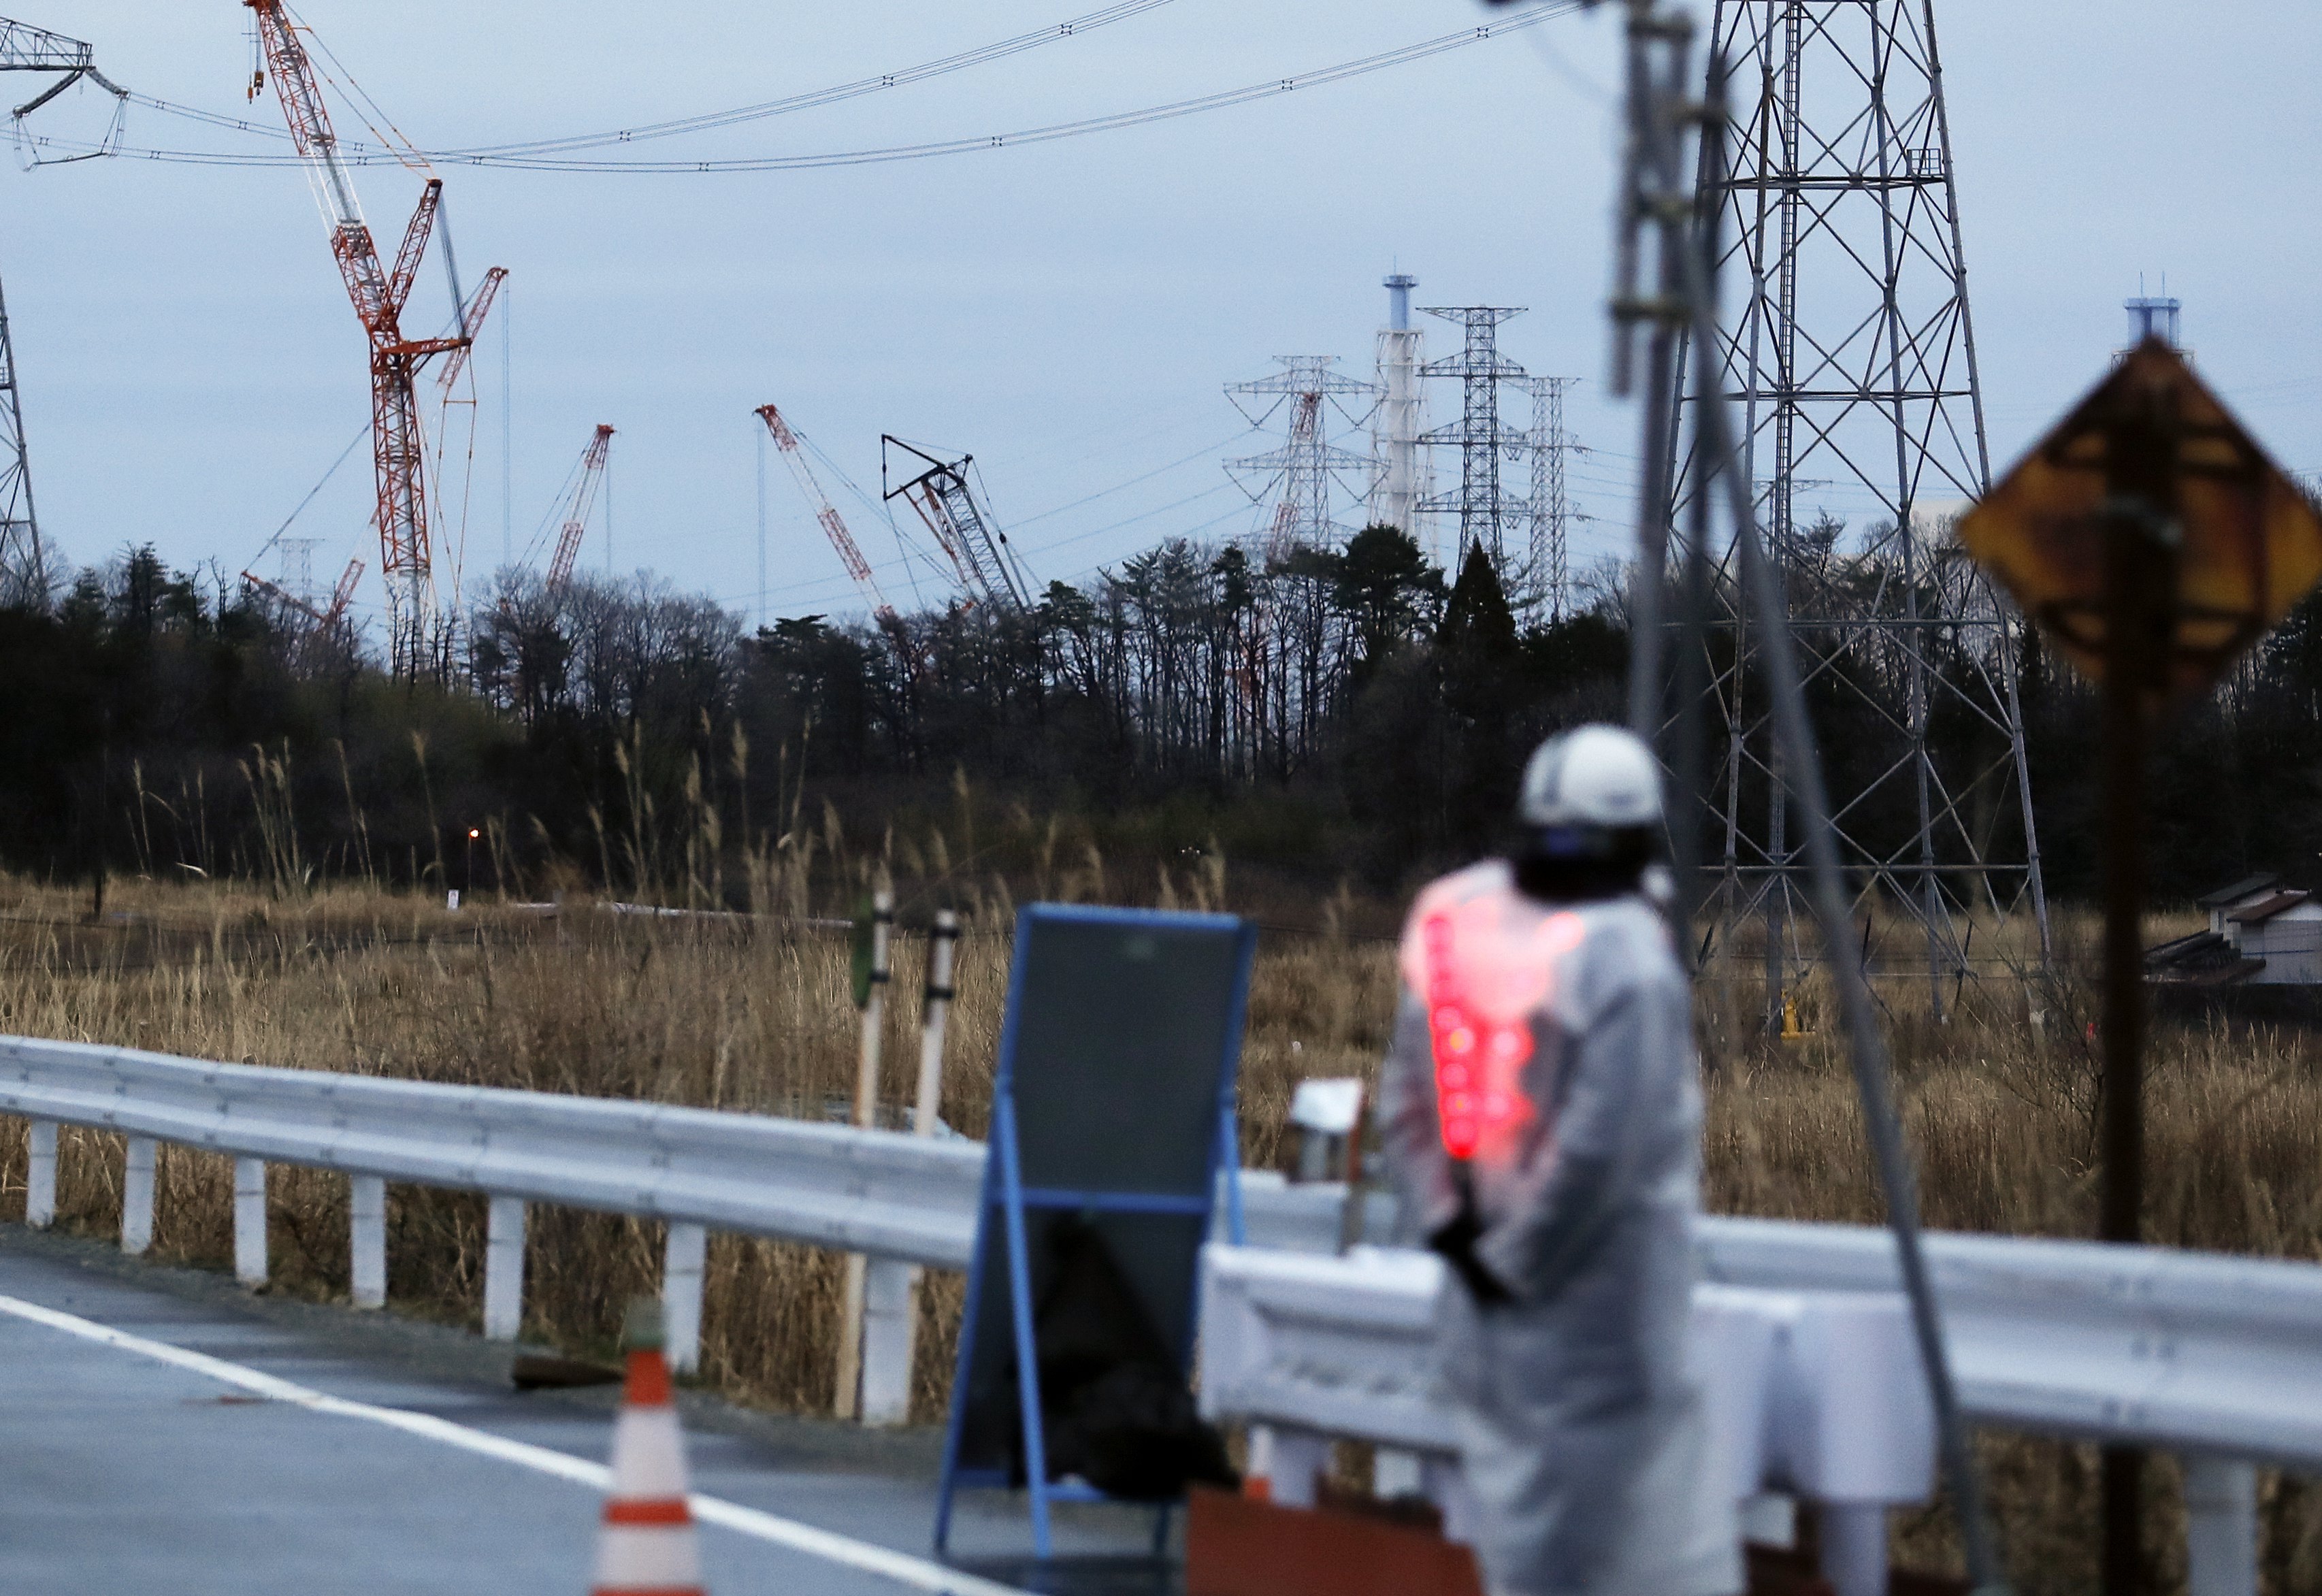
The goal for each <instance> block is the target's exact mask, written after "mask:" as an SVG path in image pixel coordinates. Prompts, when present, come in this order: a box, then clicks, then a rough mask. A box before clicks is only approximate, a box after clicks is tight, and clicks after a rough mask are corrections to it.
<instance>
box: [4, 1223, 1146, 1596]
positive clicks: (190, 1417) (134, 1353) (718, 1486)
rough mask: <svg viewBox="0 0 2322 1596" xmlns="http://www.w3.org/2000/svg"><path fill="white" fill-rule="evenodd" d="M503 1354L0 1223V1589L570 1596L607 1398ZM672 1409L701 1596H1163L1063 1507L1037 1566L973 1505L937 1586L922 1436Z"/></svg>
mask: <svg viewBox="0 0 2322 1596" xmlns="http://www.w3.org/2000/svg"><path fill="white" fill-rule="evenodd" d="M510 1355H511V1354H510V1352H509V1349H507V1348H506V1347H504V1346H493V1345H490V1344H486V1343H484V1342H483V1341H481V1340H480V1338H478V1337H475V1336H472V1335H465V1334H462V1333H461V1332H459V1331H456V1330H453V1329H449V1328H446V1327H443V1326H439V1325H423V1324H416V1323H413V1322H410V1321H407V1320H402V1319H399V1318H397V1317H395V1316H382V1315H376V1314H356V1313H354V1312H353V1311H352V1310H351V1309H345V1308H338V1307H325V1306H319V1305H313V1304H304V1303H295V1302H286V1301H279V1300H276V1299H271V1298H251V1297H249V1296H247V1295H245V1294H244V1293H242V1292H241V1291H240V1290H239V1289H237V1288H235V1287H234V1286H233V1283H232V1282H231V1280H226V1279H224V1277H221V1276H216V1275H212V1274H208V1273H206V1272H203V1271H197V1270H179V1269H170V1268H165V1267H161V1266H157V1265H149V1264H144V1263H140V1262H136V1261H130V1260H124V1259H123V1258H121V1256H120V1255H119V1254H118V1253H117V1252H114V1251H113V1250H112V1249H110V1248H107V1247H105V1246H103V1245H102V1244H99V1243H91V1242H83V1241H75V1240H70V1239H67V1238H60V1237H53V1236H45V1235H39V1234H33V1233H31V1232H27V1231H25V1230H24V1229H23V1228H22V1227H21V1226H17V1225H5V1226H0V1590H5V1591H9V1592H11V1593H12V1596H49V1593H50V1592H55V1593H59V1596H64V1593H70V1596H109V1593H111V1592H116V1591H118V1592H131V1591H135V1592H141V1593H142V1592H150V1591H170V1592H172V1593H173V1596H207V1593H210V1592H216V1593H217V1596H226V1593H228V1592H232V1593H233V1596H274V1593H276V1592H280V1593H282V1596H289V1593H290V1592H297V1596H317V1593H320V1592H332V1591H350V1592H352V1591H362V1592H366V1593H370V1592H377V1593H379V1596H388V1593H390V1592H391V1593H396V1596H402V1593H405V1592H409V1593H412V1596H417V1593H419V1592H453V1591H478V1592H486V1591H489V1592H491V1593H492V1596H533V1593H534V1592H538V1593H540V1596H551V1593H552V1592H553V1593H554V1596H581V1593H584V1592H586V1591H588V1589H589V1580H590V1560H591V1556H592V1554H593V1550H594V1544H595V1534H596V1527H597V1521H598V1515H599V1510H600V1509H601V1506H602V1500H603V1497H602V1491H601V1487H600V1485H599V1482H598V1480H597V1478H596V1475H595V1470H596V1469H597V1468H598V1467H599V1466H601V1464H602V1463H604V1461H605V1456H606V1450H607V1447H608V1443H609V1440H610V1436H611V1414H612V1408H613V1402H614V1399H615V1393H613V1392H611V1391H608V1390H590V1391H555V1392H535V1393H530V1394H519V1393H517V1392H516V1391H515V1390H513V1388H512V1387H511V1386H510V1385H509V1383H508V1381H507V1367H508V1362H509V1358H510ZM681 1411H682V1413H683V1417H684V1421H685V1425H686V1429H687V1441H688V1453H689V1457H690V1463H691V1464H692V1469H693V1486H694V1490H695V1491H696V1492H697V1493H699V1497H701V1498H708V1499H712V1500H709V1501H708V1502H706V1503H705V1502H703V1501H700V1500H697V1503H696V1508H697V1514H698V1515H699V1516H700V1517H702V1518H704V1520H705V1521H704V1522H703V1523H702V1525H701V1528H700V1531H699V1533H700V1536H701V1546H702V1557H703V1563H704V1567H705V1571H706V1573H707V1575H708V1588H709V1590H710V1591H712V1592H713V1593H717V1596H750V1593H755V1592H768V1593H772V1592H781V1593H782V1596H1009V1592H1010V1591H1011V1590H1032V1591H1043V1592H1053V1593H1054V1596H1175V1588H1176V1584H1177V1582H1176V1580H1175V1573H1174V1571H1173V1570H1172V1569H1170V1568H1169V1567H1167V1566H1165V1565H1161V1564H1156V1563H1154V1562H1152V1561H1151V1560H1149V1559H1148V1558H1147V1556H1145V1555H1144V1546H1145V1545H1146V1542H1147V1536H1148V1535H1149V1530H1150V1522H1151V1520H1150V1518H1149V1515H1147V1514H1143V1513H1138V1512H1131V1511H1129V1510H1125V1509H1104V1508H1079V1509H1069V1510H1067V1511H1066V1512H1065V1514H1064V1515H1062V1516H1061V1517H1060V1520H1059V1523H1058V1527H1057V1530H1058V1533H1057V1545H1058V1551H1059V1554H1060V1556H1059V1558H1058V1560H1057V1561H1056V1563H1055V1564H1051V1565H1048V1566H1047V1567H1045V1568H1044V1567H1041V1566H1039V1565H1037V1564H1033V1563H1032V1561H1031V1560H1030V1558H1029V1557H1028V1555H1027V1554H1028V1550H1029V1546H1030V1537H1029V1529H1028V1524H1027V1522H1026V1520H1025V1517H1024V1513H1023V1509H1022V1506H1021V1503H1020V1501H1019V1500H1017V1499H1013V1498H1010V1497H1008V1496H1004V1495H998V1494H992V1493H973V1494H970V1495H968V1496H966V1497H964V1498H963V1499H962V1507H961V1509H959V1512H958V1513H957V1515H956V1516H955V1521H954V1529H953V1550H954V1557H953V1560H952V1562H951V1564H949V1565H945V1564H937V1563H936V1562H935V1561H934V1560H933V1558H932V1556H931V1555H930V1553H929V1551H928V1542H929V1535H930V1532H931V1527H932V1525H933V1523H934V1517H935V1476H936V1463H937V1453H938V1440H937V1436H935V1435H932V1434H930V1433H928V1432H926V1431H910V1432H902V1433H899V1434H883V1435H882V1434H871V1433H866V1432H864V1431H861V1430H857V1429H854V1428H852V1427H849V1426H838V1425H835V1424H827V1423H819V1422H815V1421H810V1420H801V1419H784V1418H780V1417H769V1416H765V1415H759V1414H752V1413H748V1412H745V1411H743V1410H740V1409H737V1408H732V1407H730V1406H728V1405H727V1404H724V1403H721V1402H718V1401H716V1400H715V1399H708V1398H706V1397H703V1396H701V1395H700V1394H699V1393H686V1394H684V1396H683V1397H682V1398H681Z"/></svg>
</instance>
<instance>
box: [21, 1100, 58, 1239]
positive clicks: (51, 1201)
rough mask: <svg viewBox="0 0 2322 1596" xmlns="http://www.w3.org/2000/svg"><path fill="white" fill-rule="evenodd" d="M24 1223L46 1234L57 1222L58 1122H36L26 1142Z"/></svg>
mask: <svg viewBox="0 0 2322 1596" xmlns="http://www.w3.org/2000/svg"><path fill="white" fill-rule="evenodd" d="M25 1153H26V1156H25V1161H24V1223H25V1224H26V1225H31V1226H32V1228H33V1229H34V1230H46V1229H47V1228H48V1227H49V1226H50V1225H54V1224H55V1223H56V1222H57V1122H56V1121H54V1120H52V1119H36V1120H34V1121H33V1122H32V1126H31V1131H30V1134H29V1135H28V1136H27V1138H26V1148H25Z"/></svg>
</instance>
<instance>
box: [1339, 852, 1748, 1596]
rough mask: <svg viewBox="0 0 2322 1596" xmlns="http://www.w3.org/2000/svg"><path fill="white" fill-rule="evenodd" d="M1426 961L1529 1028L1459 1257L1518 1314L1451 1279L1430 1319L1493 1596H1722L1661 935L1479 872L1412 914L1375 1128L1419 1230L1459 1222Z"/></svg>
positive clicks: (1462, 876)
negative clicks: (1471, 1246)
mask: <svg viewBox="0 0 2322 1596" xmlns="http://www.w3.org/2000/svg"><path fill="white" fill-rule="evenodd" d="M1447 920H1448V923H1449V938H1448V940H1447V939H1446V938H1445V936H1444V927H1445V924H1446V922H1447ZM1431 921H1432V922H1434V923H1433V935H1432V938H1430V936H1429V935H1427V934H1426V933H1425V931H1424V928H1426V927H1428V925H1429V922H1431ZM1431 948H1432V949H1433V951H1434V953H1435V955H1436V956H1437V957H1440V956H1441V955H1442V954H1443V953H1444V952H1446V951H1448V952H1449V956H1450V958H1451V959H1453V960H1454V962H1455V963H1456V966H1457V969H1458V982H1459V986H1460V989H1461V992H1462V995H1463V1001H1464V1002H1465V1004H1467V1007H1468V1008H1469V1009H1471V1010H1472V1011H1474V1012H1475V1013H1476V1014H1478V1015H1480V1016H1481V1018H1482V1019H1483V1020H1484V1021H1486V1022H1487V1023H1493V1024H1496V1025H1497V1026H1500V1027H1502V1028H1517V1029H1521V1028H1522V1027H1524V1026H1526V1025H1528V1026H1529V1031H1530V1038H1531V1047H1530V1049H1529V1057H1528V1058H1525V1059H1522V1060H1521V1062H1520V1063H1516V1064H1513V1066H1512V1067H1511V1068H1510V1069H1508V1070H1507V1071H1505V1074H1507V1075H1513V1080H1512V1081H1511V1080H1509V1079H1506V1078H1503V1079H1501V1080H1499V1081H1497V1082H1494V1083H1487V1085H1488V1086H1489V1087H1491V1088H1492V1089H1499V1090H1504V1088H1506V1087H1509V1086H1511V1085H1512V1086H1513V1087H1514V1088H1515V1091H1514V1093H1513V1095H1510V1096H1504V1097H1503V1098H1502V1099H1501V1100H1500V1101H1499V1102H1498V1104H1497V1105H1496V1106H1497V1110H1498V1112H1497V1113H1496V1114H1495V1116H1494V1117H1493V1118H1492V1119H1491V1120H1490V1121H1489V1122H1488V1123H1486V1124H1485V1126H1484V1129H1483V1131H1482V1133H1481V1139H1480V1141H1479V1142H1478V1143H1477V1144H1476V1148H1475V1151H1474V1154H1473V1156H1472V1157H1471V1158H1470V1159H1469V1160H1468V1168H1467V1183H1468V1186H1469V1188H1470V1189H1471V1190H1472V1192H1473V1203H1474V1213H1475V1216H1476V1219H1477V1220H1478V1221H1479V1222H1480V1223H1481V1225H1482V1226H1483V1234H1482V1237H1481V1239H1480V1240H1479V1241H1478V1242H1477V1243H1476V1246H1475V1257H1476V1260H1477V1261H1480V1262H1481V1263H1482V1264H1483V1265H1484V1266H1485V1267H1486V1269H1487V1270H1490V1272H1491V1273H1492V1275H1493V1276H1494V1277H1495V1278H1496V1279H1497V1280H1498V1281H1499V1282H1500V1283H1501V1284H1502V1285H1503V1286H1504V1288H1505V1289H1506V1291H1507V1293H1508V1295H1509V1296H1510V1298H1513V1300H1512V1301H1508V1302H1505V1303H1496V1304H1485V1305H1479V1304H1478V1303H1477V1302H1476V1298H1475V1297H1474V1296H1473V1295H1472V1294H1471V1292H1470V1290H1469V1289H1467V1287H1466V1286H1465V1285H1463V1284H1462V1283H1461V1281H1460V1280H1459V1277H1458V1274H1457V1273H1456V1272H1449V1273H1447V1280H1446V1284H1445V1288H1444V1293H1443V1303H1442V1310H1441V1311H1442V1316H1443V1320H1442V1326H1441V1336H1442V1340H1441V1350H1442V1357H1443V1369H1444V1373H1445V1378H1446V1381H1447V1383H1448V1385H1449V1389H1450V1391H1451V1394H1452V1396H1453V1398H1454V1399H1455V1401H1456V1404H1457V1411H1458V1429H1459V1435H1460V1438H1461V1453H1462V1458H1461V1461H1462V1464H1463V1466H1464V1470H1465V1472H1466V1476H1467V1484H1468V1487H1469V1489H1470V1491H1472V1492H1473V1494H1474V1497H1475V1501H1476V1517H1477V1519H1478V1524H1477V1533H1476V1553H1477V1555H1478V1556H1479V1557H1480V1559H1481V1561H1482V1564H1483V1567H1484V1571H1485V1573H1486V1580H1487V1582H1488V1583H1489V1585H1490V1587H1491V1589H1492V1591H1494V1592H1495V1596H1584V1593H1585V1596H1730V1593H1731V1592H1733V1591H1739V1590H1740V1589H1741V1588H1742V1567H1741V1555H1740V1539H1741V1537H1740V1533H1739V1526H1738V1524H1737V1523H1736V1518H1735V1508H1734V1504H1733V1503H1732V1502H1726V1501H1718V1500H1710V1499H1712V1498H1714V1496H1715V1495H1716V1494H1717V1493H1716V1492H1715V1491H1710V1490H1705V1489H1704V1482H1705V1463H1706V1462H1707V1459H1706V1456H1705V1447H1706V1433H1705V1418H1704V1414H1703V1409H1702V1403H1701V1397H1700V1392H1699V1390H1698V1388H1697V1385H1696V1382H1695V1380H1694V1378H1693V1376H1692V1373H1691V1371H1689V1369H1688V1367H1687V1358H1686V1343H1687V1324H1688V1320H1689V1316H1690V1313H1691V1298H1692V1288H1693V1276H1694V1263H1693V1252H1692V1238H1691V1234H1690V1230H1691V1220H1692V1217H1693V1215H1695V1214H1696V1212H1697V1211H1698V1210H1699V1207H1700V1183H1701V1182H1700V1164H1701V1091H1700V1086H1699V1082H1698V1080H1697V1078H1696V1061H1695V1054H1694V1047H1693V1019H1692V1004H1691V996H1690V993H1689V990H1688V985H1687V980H1686V977H1685V974H1684V971H1683V970H1682V969H1681V968H1679V966H1678V961H1677V958H1676V955H1675V953H1674V951H1673V950H1672V948H1671V946H1670V942H1669V935H1668V930H1667V928H1666V927H1665V926H1664V924H1663V922H1662V921H1661V918H1660V916H1659V913H1656V912H1655V910H1654V909H1653V907H1652V906H1651V905H1650V903H1647V902H1646V901H1645V900H1644V899H1643V898H1641V897H1639V896H1633V895H1629V896H1622V897H1616V898H1611V899H1605V900H1601V901H1597V902H1592V903H1578V904H1573V905H1569V906H1559V905H1554V904H1546V903H1539V902H1537V901H1535V900H1532V899H1531V898H1528V897H1526V896H1524V895H1523V894H1522V893H1520V892H1518V891H1517V890H1516V887H1515V884H1514V879H1513V872H1512V870H1511V869H1510V867H1508V866H1507V865H1506V864H1504V863H1503V862H1500V861H1497V860H1494V861H1487V862H1486V863H1484V864H1480V865H1476V866H1475V867H1471V868H1469V869H1466V870H1462V871H1460V872H1458V873H1457V874H1456V875H1452V876H1446V877H1444V878H1443V879H1441V880H1440V881H1438V882H1436V883H1434V884H1433V885H1431V886H1430V887H1428V888H1427V890H1426V891H1425V892H1423V893H1422V894H1420V897H1419V900H1418V902H1417V903H1415V904H1413V906H1412V914H1411V919H1410V922H1408V924H1407V925H1406V928H1405V931H1404V933H1403V954H1402V976H1403V995H1402V1003H1401V1006H1400V1009H1399V1011H1398V1013H1397V1015H1396V1020H1395V1029H1394V1042H1393V1045H1392V1047H1391V1049H1390V1050H1389V1052H1388V1055H1387V1059H1386V1063H1385V1069H1384V1070H1383V1071H1382V1077H1381V1081H1380V1087H1379V1105H1378V1114H1379V1122H1380V1132H1381V1141H1382V1143H1383V1146H1384V1149H1385V1155H1386V1157H1387V1159H1388V1160H1389V1162H1390V1164H1391V1166H1392V1168H1393V1169H1394V1174H1395V1177H1396V1179H1397V1182H1398V1184H1399V1185H1400V1187H1401V1188H1402V1190H1403V1200H1404V1204H1405V1210H1404V1211H1405V1215H1406V1222H1407V1223H1412V1222H1415V1224H1416V1227H1417V1229H1418V1231H1419V1233H1420V1234H1422V1235H1431V1234H1434V1233H1435V1232H1436V1231H1438V1230H1439V1229H1440V1228H1442V1227H1443V1226H1444V1225H1449V1224H1450V1223H1451V1222H1452V1221H1454V1220H1455V1219H1456V1218H1457V1217H1458V1215H1459V1213H1460V1207H1461V1196H1460V1186H1459V1177H1458V1172H1457V1170H1456V1169H1455V1166H1454V1162H1453V1160H1452V1159H1451V1158H1450V1156H1449V1154H1448V1153H1447V1152H1446V1151H1444V1142H1443V1137H1442V1133H1441V1125H1440V1123H1439V1122H1440V1115H1439V1112H1438V1101H1437V1082H1436V1075H1435V1060H1434V1056H1433V1047H1432V1036H1431V1028H1430V1021H1429V1008H1428V1003H1427V1001H1426V997H1425V994H1427V993H1428V992H1429V991H1430V990H1431V988H1430V984H1429V980H1430V966H1429V960H1430V958H1431ZM1437 990H1438V991H1439V992H1440V988H1437ZM1519 1046H1520V1044H1518V1043H1514V1042H1510V1043H1509V1044H1507V1045H1506V1046H1505V1047H1504V1049H1503V1051H1504V1052H1506V1053H1509V1054H1513V1053H1514V1052H1516V1051H1517V1050H1518V1047H1519Z"/></svg>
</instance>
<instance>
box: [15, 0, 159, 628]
mask: <svg viewBox="0 0 2322 1596" xmlns="http://www.w3.org/2000/svg"><path fill="white" fill-rule="evenodd" d="M0 72H54V73H57V74H59V77H58V78H57V80H56V81H55V82H54V83H51V84H50V85H49V87H47V88H46V89H44V90H42V91H41V93H40V94H39V95H37V96H34V97H33V98H32V99H31V100H29V101H27V102H26V103H25V104H23V105H19V106H18V107H16V115H17V117H18V119H19V120H21V119H22V118H23V117H24V116H25V115H27V114H29V113H30V112H32V111H35V110H38V109H39V108H40V107H41V106H42V105H46V104H48V103H49V102H50V100H52V99H55V98H56V97H57V96H59V95H60V94H62V93H64V91H65V90H67V89H68V88H70V87H72V86H73V85H74V84H76V83H78V82H80V81H82V80H83V79H84V78H86V79H87V80H88V81H89V82H92V83H94V84H96V86H97V87H100V88H102V89H104V90H105V92H106V93H107V94H109V95H111V96H113V97H114V101H115V102H116V105H118V104H119V103H122V102H125V101H126V100H127V98H128V91H127V90H125V89H123V87H121V86H120V85H119V84H116V83H113V82H110V81H108V80H107V79H106V78H105V74H104V73H102V72H100V71H98V70H97V69H96V51H95V50H91V49H90V48H89V47H88V46H87V44H84V43H82V42H81V41H79V40H78V39H68V38H66V37H64V35H62V34H61V33H51V32H48V31H47V30H46V29H45V28H35V27H32V26H29V25H27V24H26V23H19V22H12V21H10V20H9V19H7V18H6V17H0ZM119 128H120V118H119V115H118V112H117V110H116V113H115V116H114V131H115V132H116V133H117V132H118V131H119ZM111 143H112V137H111V135H109V134H108V135H107V137H106V140H105V148H108V149H109V148H110V146H111ZM48 601H49V559H48V551H47V550H46V549H45V548H43V547H42V546H41V523H40V518H39V517H38V516H36V515H35V514H34V513H33V510H32V467H31V465H30V464H29V463H27V462H26V460H25V457H24V405H23V398H22V396H21V395H20V394H19V393H18V391H17V388H16V343H15V339H14V337H13V336H11V335H10V333H9V330H8V307H7V302H6V300H5V298H0V603H5V604H9V605H30V606H32V607H34V608H41V609H45V608H46V607H47V605H48Z"/></svg>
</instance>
